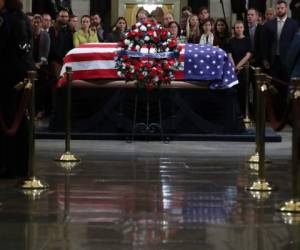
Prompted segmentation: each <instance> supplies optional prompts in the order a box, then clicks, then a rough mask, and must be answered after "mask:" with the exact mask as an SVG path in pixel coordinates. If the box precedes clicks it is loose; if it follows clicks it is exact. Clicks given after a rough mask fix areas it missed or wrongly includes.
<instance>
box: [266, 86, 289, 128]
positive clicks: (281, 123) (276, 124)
mask: <svg viewBox="0 0 300 250" xmlns="http://www.w3.org/2000/svg"><path fill="white" fill-rule="evenodd" d="M264 97H265V99H266V111H267V116H268V118H269V119H270V123H271V127H272V128H273V129H274V130H275V131H281V130H282V129H283V128H284V127H285V125H286V124H287V122H288V118H289V114H290V112H291V108H292V100H289V102H288V104H287V106H286V108H285V110H284V113H283V116H282V118H281V119H280V120H278V119H277V118H276V116H275V112H274V109H273V101H272V98H271V95H270V92H269V91H266V92H264Z"/></svg>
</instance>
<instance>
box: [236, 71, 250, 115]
mask: <svg viewBox="0 0 300 250" xmlns="http://www.w3.org/2000/svg"><path fill="white" fill-rule="evenodd" d="M246 74H247V72H246V69H245V68H244V69H242V70H241V71H240V72H239V73H238V75H237V77H238V80H239V84H238V85H236V89H237V96H238V104H239V107H240V113H241V115H242V116H243V117H245V113H246V112H245V109H246V86H247V82H246V81H247V75H246ZM247 91H249V90H247Z"/></svg>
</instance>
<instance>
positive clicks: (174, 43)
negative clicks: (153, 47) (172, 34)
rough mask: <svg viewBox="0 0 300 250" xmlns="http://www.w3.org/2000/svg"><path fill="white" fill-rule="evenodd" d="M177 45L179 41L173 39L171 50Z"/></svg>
mask: <svg viewBox="0 0 300 250" xmlns="http://www.w3.org/2000/svg"><path fill="white" fill-rule="evenodd" d="M176 45H177V41H176V40H175V39H172V40H171V41H170V42H169V48H171V49H172V48H174V47H176Z"/></svg>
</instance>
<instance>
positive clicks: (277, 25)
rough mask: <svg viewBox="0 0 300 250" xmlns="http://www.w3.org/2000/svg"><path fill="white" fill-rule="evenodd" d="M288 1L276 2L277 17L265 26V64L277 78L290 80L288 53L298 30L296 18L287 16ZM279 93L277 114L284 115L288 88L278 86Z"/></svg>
mask: <svg viewBox="0 0 300 250" xmlns="http://www.w3.org/2000/svg"><path fill="white" fill-rule="evenodd" d="M287 10H288V6H287V2H286V1H283V0H279V1H277V3H276V16H277V18H275V19H273V20H271V21H269V22H267V23H265V25H264V28H263V43H262V45H263V50H262V52H263V53H262V57H263V65H264V67H265V69H266V70H267V71H268V73H269V74H270V75H271V76H272V77H274V78H277V79H280V80H282V81H285V82H289V75H288V71H287V68H286V64H285V63H286V54H287V51H288V50H289V47H290V44H291V42H292V40H293V38H294V35H295V33H296V32H297V31H298V24H297V22H296V21H295V20H293V19H291V18H289V17H287ZM277 90H278V95H277V96H276V99H275V100H274V105H275V114H276V115H277V117H282V115H283V112H284V108H285V103H286V99H287V88H286V87H285V86H278V87H277Z"/></svg>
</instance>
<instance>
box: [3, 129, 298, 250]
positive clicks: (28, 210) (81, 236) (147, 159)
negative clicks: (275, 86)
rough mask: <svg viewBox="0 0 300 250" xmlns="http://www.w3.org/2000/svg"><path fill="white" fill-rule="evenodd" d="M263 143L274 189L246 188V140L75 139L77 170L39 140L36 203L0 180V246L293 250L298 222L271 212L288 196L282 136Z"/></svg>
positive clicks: (53, 145)
mask: <svg viewBox="0 0 300 250" xmlns="http://www.w3.org/2000/svg"><path fill="white" fill-rule="evenodd" d="M281 135H282V137H283V142H282V143H268V144H267V145H266V154H267V156H268V157H269V158H270V159H271V160H272V165H270V166H269V167H268V168H267V178H268V180H270V181H272V182H273V183H274V184H276V185H277V187H278V191H276V192H273V193H271V194H269V195H266V196H265V197H264V199H257V198H253V196H252V195H251V194H250V193H248V192H246V191H245V186H247V185H249V184H250V183H251V182H252V181H253V180H254V179H255V178H256V177H257V174H256V172H255V171H251V170H249V166H248V165H246V164H245V163H244V160H245V159H246V158H247V156H249V155H250V154H252V153H253V152H254V144H253V143H249V142H195V141H194V142H171V143H170V144H163V143H160V142H135V143H133V144H128V143H126V142H122V141H73V143H72V148H73V151H74V152H75V153H77V154H78V155H79V156H80V157H81V158H82V163H81V164H79V165H77V166H75V167H73V168H72V169H71V170H66V169H64V168H62V167H61V166H59V165H58V164H56V163H54V162H53V161H52V158H54V157H55V156H57V155H58V154H59V153H61V152H62V151H63V146H64V144H63V141H61V140H37V142H36V166H37V175H38V176H39V177H40V178H41V179H43V180H45V181H47V182H48V183H49V185H50V188H49V190H48V191H46V192H43V193H39V194H38V193H36V194H35V195H34V196H32V195H29V194H24V193H23V192H21V191H20V190H18V189H15V188H14V187H15V183H16V181H15V180H0V202H1V203H2V205H1V206H0V249H1V250H2V249H3V250H19V249H25V250H36V249H41V250H44V249H45V250H64V249H66V250H81V249H88V250H94V249H108V250H115V249H116V250H127V249H135V250H138V249H141V250H142V249H143V250H147V249H151V250H156V249H161V250H168V249H172V250H177V249H178V250H192V249H197V250H199V249H201V250H208V249H209V250H248V249H249V250H289V249H291V250H299V249H300V224H297V223H296V222H295V221H297V219H299V218H297V217H289V216H283V215H282V214H280V213H278V212H276V207H277V206H278V204H279V203H280V202H281V201H284V200H287V199H288V198H289V197H290V192H291V186H290V179H291V177H290V170H289V164H290V158H291V146H290V141H291V138H290V136H291V135H290V131H289V130H286V131H285V132H283V133H282V134H281Z"/></svg>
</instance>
